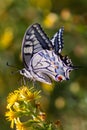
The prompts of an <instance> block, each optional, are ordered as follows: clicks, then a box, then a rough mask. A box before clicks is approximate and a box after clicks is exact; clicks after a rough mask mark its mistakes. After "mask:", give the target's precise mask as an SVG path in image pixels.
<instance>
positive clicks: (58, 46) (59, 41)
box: [51, 27, 64, 55]
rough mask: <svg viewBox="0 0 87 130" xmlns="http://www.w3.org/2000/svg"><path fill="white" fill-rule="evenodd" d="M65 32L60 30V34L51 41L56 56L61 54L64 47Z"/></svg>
mask: <svg viewBox="0 0 87 130" xmlns="http://www.w3.org/2000/svg"><path fill="white" fill-rule="evenodd" d="M63 31H64V28H63V27H62V28H60V29H59V30H58V32H57V33H56V34H55V35H54V36H53V38H52V39H51V42H52V45H53V48H54V51H55V54H57V55H58V54H59V53H61V51H62V49H63V46H64V41H63Z"/></svg>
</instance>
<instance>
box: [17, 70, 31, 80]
mask: <svg viewBox="0 0 87 130" xmlns="http://www.w3.org/2000/svg"><path fill="white" fill-rule="evenodd" d="M19 72H20V74H21V75H23V76H25V77H26V78H30V79H32V76H31V74H30V71H29V70H27V69H25V68H23V69H22V70H20V71H19Z"/></svg>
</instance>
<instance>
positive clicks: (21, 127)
mask: <svg viewBox="0 0 87 130" xmlns="http://www.w3.org/2000/svg"><path fill="white" fill-rule="evenodd" d="M16 130H28V127H26V126H25V125H24V123H22V122H20V120H19V118H18V119H17V120H16Z"/></svg>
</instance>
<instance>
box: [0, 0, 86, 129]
mask: <svg viewBox="0 0 87 130" xmlns="http://www.w3.org/2000/svg"><path fill="white" fill-rule="evenodd" d="M35 22H37V23H40V24H41V25H42V27H43V29H44V31H45V32H46V34H47V35H48V36H49V38H51V37H52V36H53V34H54V33H55V32H57V30H58V29H59V28H60V27H61V26H64V28H65V30H64V45H65V46H64V49H63V52H62V54H63V55H65V54H67V55H68V56H69V57H70V58H71V59H72V61H73V64H74V65H79V66H83V68H80V69H78V70H75V71H73V72H72V73H71V74H70V80H69V81H64V82H62V83H59V82H58V83H55V82H54V83H53V86H54V87H52V86H47V85H45V84H40V83H36V86H37V88H38V86H39V88H40V89H42V92H43V96H42V99H41V100H42V106H43V109H44V111H45V112H47V116H48V118H49V120H50V121H54V120H57V119H59V120H60V121H61V123H62V125H63V129H64V130H87V0H76V1H75V0H0V130H10V124H9V123H8V122H7V121H6V119H5V117H4V115H5V111H6V97H7V95H8V93H10V92H12V91H13V90H15V89H17V88H18V87H20V86H21V78H22V77H21V76H20V75H19V74H15V75H12V74H11V71H14V72H15V71H16V69H12V68H10V67H7V66H6V62H8V63H9V64H12V65H14V66H17V67H18V68H22V67H23V63H22V60H21V43H22V39H23V35H24V32H25V30H26V29H27V27H28V26H29V25H31V24H33V23H35ZM29 84H30V83H29ZM30 86H31V84H30ZM44 101H45V102H44Z"/></svg>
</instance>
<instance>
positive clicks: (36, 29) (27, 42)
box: [22, 23, 52, 68]
mask: <svg viewBox="0 0 87 130" xmlns="http://www.w3.org/2000/svg"><path fill="white" fill-rule="evenodd" d="M51 48H52V44H51V41H50V40H49V38H48V37H47V35H46V34H45V33H44V31H43V30H42V28H41V26H40V25H39V24H38V23H36V24H33V25H32V26H31V27H29V28H28V29H27V31H26V32H25V35H24V38H23V42H22V58H23V62H24V65H25V66H26V67H27V68H28V67H29V63H30V59H31V58H32V56H33V55H34V54H36V53H37V52H39V51H41V50H43V49H47V50H50V49H51Z"/></svg>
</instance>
